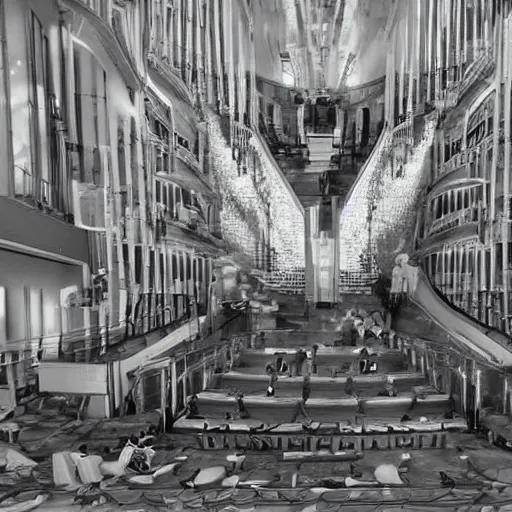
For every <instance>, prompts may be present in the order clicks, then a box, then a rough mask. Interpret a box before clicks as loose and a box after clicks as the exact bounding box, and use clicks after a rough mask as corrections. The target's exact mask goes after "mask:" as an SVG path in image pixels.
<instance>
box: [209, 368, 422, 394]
mask: <svg viewBox="0 0 512 512" xmlns="http://www.w3.org/2000/svg"><path fill="white" fill-rule="evenodd" d="M387 377H392V378H393V381H394V384H395V386H396V388H397V389H398V392H399V393H407V392H409V391H411V389H412V388H413V387H415V386H421V385H422V384H423V383H424V381H425V377H424V376H423V375H422V374H421V373H394V374H389V375H381V374H379V375H357V376H355V377H354V379H353V380H354V385H355V387H356V389H357V391H358V393H359V394H360V395H361V396H363V397H372V396H377V395H378V393H379V392H381V391H382V390H383V389H384V386H385V384H386V379H387ZM267 383H268V376H267V375H264V374H261V375H258V374H253V375H251V374H246V373H242V372H239V371H232V372H229V373H225V374H219V375H216V376H215V380H214V382H213V383H212V387H213V388H214V389H211V390H210V391H213V392H222V391H223V390H230V389H234V390H237V391H242V392H243V393H244V394H245V395H246V396H247V395H250V394H255V393H256V394H257V393H261V392H262V390H265V389H266V388H267ZM346 383H347V377H336V378H330V377H318V376H316V375H313V376H312V377H311V390H312V393H313V394H314V396H318V397H323V398H343V397H344V396H346V392H345V386H346ZM302 384H303V377H288V376H286V375H285V376H280V377H279V380H278V381H277V383H276V386H275V389H276V396H278V397H296V398H299V397H300V396H301V389H302Z"/></svg>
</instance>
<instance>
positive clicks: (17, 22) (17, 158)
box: [2, 2, 34, 198]
mask: <svg viewBox="0 0 512 512" xmlns="http://www.w3.org/2000/svg"><path fill="white" fill-rule="evenodd" d="M4 11H5V12H4V13H3V14H4V16H3V20H2V22H3V23H5V32H6V36H7V44H8V47H9V52H8V56H9V62H8V66H7V68H8V69H9V84H10V100H11V104H10V107H11V122H12V127H11V128H12V137H11V141H12V154H13V161H14V194H15V196H16V197H19V198H27V197H31V196H32V190H33V187H32V164H33V152H32V146H33V143H34V140H33V132H32V131H31V126H32V123H31V118H30V108H29V89H28V87H27V84H29V83H30V81H29V69H28V59H27V54H28V50H29V48H28V43H27V40H28V39H29V38H27V33H26V26H25V18H24V6H23V4H22V3H21V2H4ZM7 20H8V22H7Z"/></svg>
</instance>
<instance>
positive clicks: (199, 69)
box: [194, 0, 206, 102]
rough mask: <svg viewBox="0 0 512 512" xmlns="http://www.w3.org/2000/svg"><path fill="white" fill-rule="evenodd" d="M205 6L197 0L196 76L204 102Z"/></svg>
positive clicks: (200, 95) (200, 0)
mask: <svg viewBox="0 0 512 512" xmlns="http://www.w3.org/2000/svg"><path fill="white" fill-rule="evenodd" d="M202 8H203V2H202V0H196V8H195V14H196V16H195V20H194V21H195V27H196V54H195V56H194V61H195V63H194V64H195V67H196V77H197V89H198V93H199V97H200V98H201V101H202V102H204V100H205V99H206V94H205V92H206V91H205V83H204V81H203V79H204V74H203V73H204V70H205V66H204V60H203V44H202V41H201V9H202Z"/></svg>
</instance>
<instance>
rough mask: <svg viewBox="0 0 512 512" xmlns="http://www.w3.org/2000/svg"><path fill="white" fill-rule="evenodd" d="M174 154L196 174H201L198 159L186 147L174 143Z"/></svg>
mask: <svg viewBox="0 0 512 512" xmlns="http://www.w3.org/2000/svg"><path fill="white" fill-rule="evenodd" d="M175 151H176V156H177V157H178V158H179V159H180V160H181V161H182V162H183V163H184V164H186V165H187V166H188V167H190V168H191V169H192V170H193V171H194V172H195V173H196V174H200V175H202V174H203V172H202V169H201V166H200V165H199V161H198V160H197V158H196V156H195V155H194V154H193V153H192V152H191V151H189V150H188V149H186V148H184V147H183V146H179V145H176V147H175Z"/></svg>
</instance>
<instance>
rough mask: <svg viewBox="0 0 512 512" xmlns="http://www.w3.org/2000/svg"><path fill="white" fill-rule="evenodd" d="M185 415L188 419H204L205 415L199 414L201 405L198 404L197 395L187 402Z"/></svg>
mask: <svg viewBox="0 0 512 512" xmlns="http://www.w3.org/2000/svg"><path fill="white" fill-rule="evenodd" d="M185 417H186V418H187V419H188V420H192V419H195V420H202V419H204V416H201V415H200V414H199V407H198V406H197V395H192V396H191V397H190V399H189V401H188V403H187V408H186V412H185Z"/></svg>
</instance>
